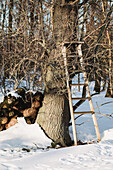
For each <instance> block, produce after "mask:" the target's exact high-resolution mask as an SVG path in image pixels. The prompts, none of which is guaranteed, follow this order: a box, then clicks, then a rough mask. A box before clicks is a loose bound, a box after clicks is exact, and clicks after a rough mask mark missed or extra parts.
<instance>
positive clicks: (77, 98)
mask: <svg viewBox="0 0 113 170" xmlns="http://www.w3.org/2000/svg"><path fill="white" fill-rule="evenodd" d="M87 99H91V97H85V98H82V97H76V98H72V100H87Z"/></svg>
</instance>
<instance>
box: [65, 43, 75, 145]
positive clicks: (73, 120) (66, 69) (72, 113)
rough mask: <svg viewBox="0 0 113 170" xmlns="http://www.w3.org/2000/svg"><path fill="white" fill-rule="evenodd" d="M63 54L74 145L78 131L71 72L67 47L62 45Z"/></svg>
mask: <svg viewBox="0 0 113 170" xmlns="http://www.w3.org/2000/svg"><path fill="white" fill-rule="evenodd" d="M62 54H63V57H64V65H65V74H66V83H67V90H68V97H69V106H70V114H71V121H72V129H73V137H74V145H77V132H76V126H75V119H74V112H73V104H72V98H71V90H70V87H69V73H68V68H67V58H66V47H65V46H63V47H62Z"/></svg>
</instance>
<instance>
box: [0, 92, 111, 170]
mask: <svg viewBox="0 0 113 170" xmlns="http://www.w3.org/2000/svg"><path fill="white" fill-rule="evenodd" d="M104 95H105V92H102V93H101V94H100V95H96V96H94V97H93V104H94V107H95V108H96V107H97V106H99V105H100V104H102V103H106V102H108V101H111V102H112V101H113V99H110V98H105V97H104ZM0 101H2V96H0ZM78 110H79V111H81V110H89V106H88V102H87V101H86V102H85V103H84V104H83V105H82V106H81V107H80V108H79V109H78ZM95 111H96V112H98V113H96V117H97V120H98V125H99V130H100V135H101V142H100V143H94V144H87V145H79V146H72V147H65V148H60V149H48V148H47V147H48V146H50V145H51V140H50V139H48V138H47V137H46V136H45V134H44V133H43V131H42V130H41V128H40V127H39V125H38V124H36V123H35V124H32V125H28V124H26V123H25V121H24V119H23V118H18V123H17V124H16V125H15V126H13V127H11V128H9V129H8V130H6V131H2V132H0V170H69V169H70V170H78V169H80V170H89V169H90V170H100V169H103V170H105V169H108V170H112V169H113V118H112V113H113V103H109V104H106V105H103V106H101V107H98V108H97V109H95ZM102 114H103V115H102ZM109 114H111V117H107V116H108V115H109ZM76 124H77V126H76V127H77V137H78V140H81V141H83V142H86V141H87V142H89V141H93V140H94V141H96V140H97V138H96V134H95V129H94V125H93V121H92V117H91V115H89V114H88V115H84V116H82V117H80V118H78V119H77V121H76ZM79 124H82V125H79ZM70 135H71V136H72V129H71V128H70Z"/></svg>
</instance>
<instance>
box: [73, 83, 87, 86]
mask: <svg viewBox="0 0 113 170" xmlns="http://www.w3.org/2000/svg"><path fill="white" fill-rule="evenodd" d="M78 85H79V86H83V85H86V86H88V84H86V83H81V84H71V86H78Z"/></svg>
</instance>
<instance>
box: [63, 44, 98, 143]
mask: <svg viewBox="0 0 113 170" xmlns="http://www.w3.org/2000/svg"><path fill="white" fill-rule="evenodd" d="M77 51H78V55H79V57H80V64H81V67H82V71H83V76H84V80H85V83H84V84H73V85H75V86H76V85H77V86H78V85H86V91H87V97H86V98H72V96H71V89H70V85H69V73H68V67H67V54H66V46H65V44H63V46H62V54H63V57H64V65H65V73H66V83H67V90H68V97H69V106H70V114H71V121H72V129H73V137H74V145H77V132H76V126H75V119H74V114H86V113H91V114H92V118H93V122H94V126H95V131H96V134H97V139H98V141H100V140H101V138H100V133H99V128H98V124H97V120H96V116H95V111H94V107H93V102H92V98H91V94H90V90H89V81H88V79H87V74H86V72H85V67H84V62H83V56H82V50H81V43H79V45H78V47H77ZM79 99H82V100H87V99H88V100H89V105H90V110H91V111H85V112H74V111H73V104H72V100H79Z"/></svg>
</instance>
